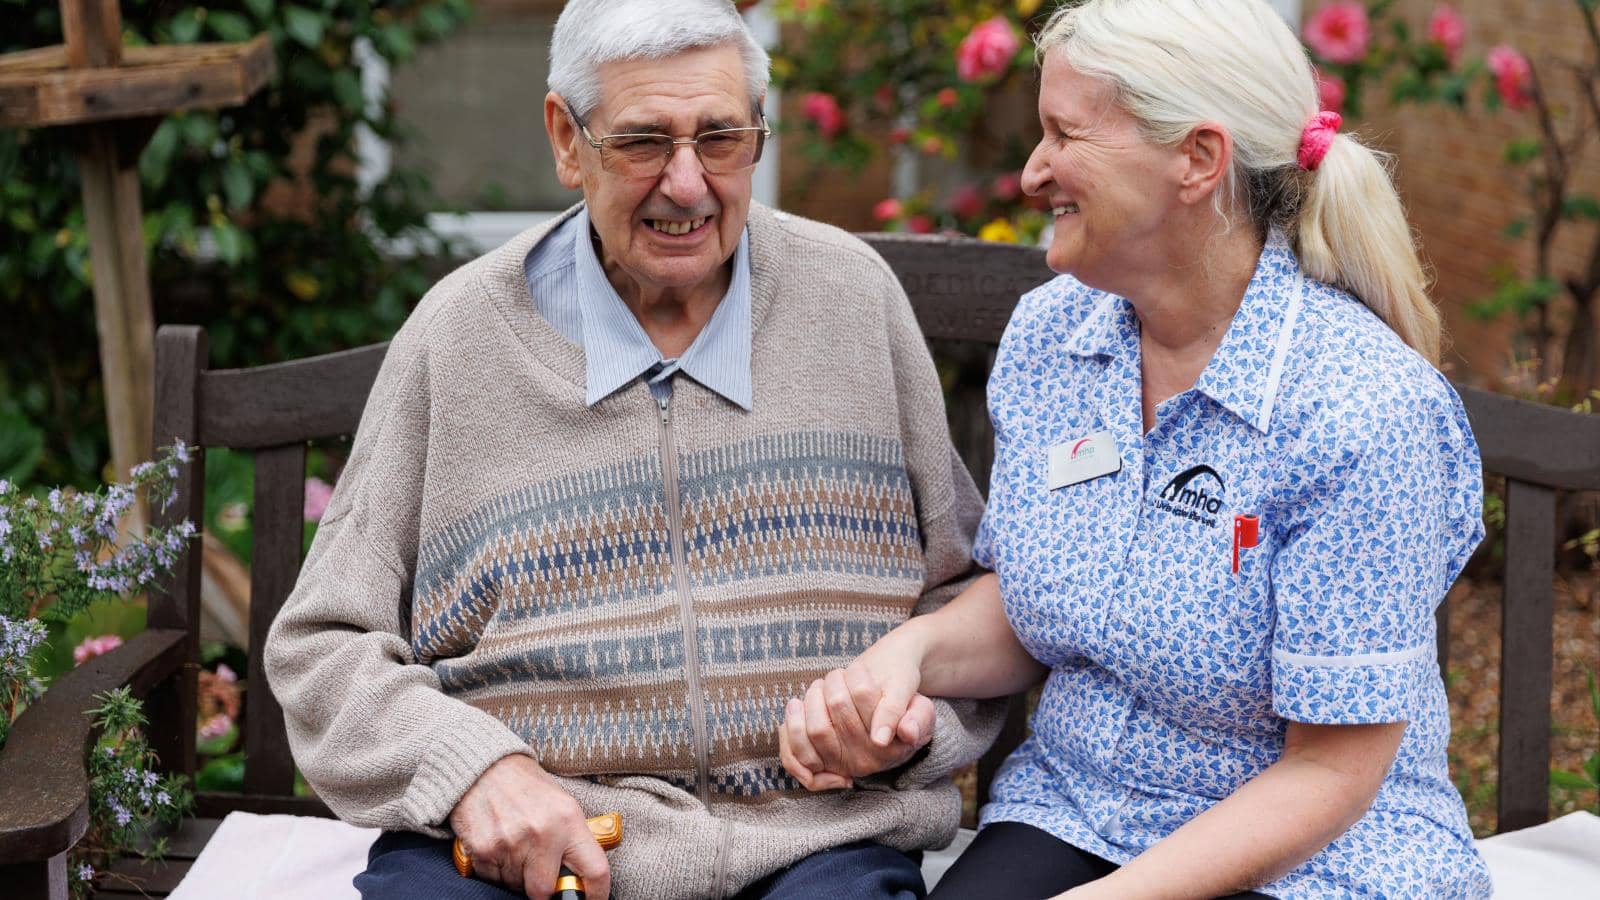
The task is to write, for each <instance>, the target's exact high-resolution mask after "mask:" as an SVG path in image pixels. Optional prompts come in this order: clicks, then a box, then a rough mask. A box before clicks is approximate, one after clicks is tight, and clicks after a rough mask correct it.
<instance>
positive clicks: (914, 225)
mask: <svg viewBox="0 0 1600 900" xmlns="http://www.w3.org/2000/svg"><path fill="white" fill-rule="evenodd" d="M906 230H907V231H909V232H911V233H912V234H929V233H931V232H932V231H933V220H932V219H930V218H928V217H927V216H912V217H911V218H909V219H907V220H906Z"/></svg>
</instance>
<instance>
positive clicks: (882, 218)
mask: <svg viewBox="0 0 1600 900" xmlns="http://www.w3.org/2000/svg"><path fill="white" fill-rule="evenodd" d="M902 211H903V210H902V209H901V207H900V201H899V200H896V199H895V198H893V197H888V198H885V199H883V200H879V201H878V202H877V203H876V204H875V205H873V207H872V217H873V218H874V219H877V220H878V221H879V222H888V221H891V220H894V219H898V218H900V213H901V212H902Z"/></svg>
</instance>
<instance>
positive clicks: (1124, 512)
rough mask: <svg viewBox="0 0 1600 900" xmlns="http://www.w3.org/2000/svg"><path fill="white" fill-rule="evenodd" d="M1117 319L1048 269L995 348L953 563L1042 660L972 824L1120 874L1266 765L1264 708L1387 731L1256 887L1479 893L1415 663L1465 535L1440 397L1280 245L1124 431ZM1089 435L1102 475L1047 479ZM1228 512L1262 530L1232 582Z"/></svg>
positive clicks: (1126, 334)
mask: <svg viewBox="0 0 1600 900" xmlns="http://www.w3.org/2000/svg"><path fill="white" fill-rule="evenodd" d="M1139 334H1140V330H1139V322H1138V319H1137V317H1136V316H1135V314H1134V311H1133V308H1132V306H1131V305H1130V304H1129V303H1128V302H1127V301H1126V300H1124V299H1122V298H1119V297H1115V296H1111V295H1108V294H1104V293H1102V292H1099V291H1095V290H1093V289H1091V288H1088V287H1086V286H1085V285H1083V284H1082V283H1080V282H1078V281H1076V280H1075V279H1073V278H1071V277H1061V278H1057V279H1055V280H1054V281H1052V282H1050V283H1049V284H1046V285H1044V286H1043V287H1041V288H1039V289H1038V290H1036V291H1033V292H1031V293H1030V294H1028V295H1027V296H1026V297H1024V298H1023V300H1022V302H1021V304H1020V305H1019V306H1018V308H1017V312H1016V314H1015V315H1014V317H1013V318H1012V320H1011V324H1010V325H1009V326H1008V328H1007V329H1006V335H1005V338H1004V340H1003V341H1002V343H1001V346H1000V350H999V355H998V358H997V360H996V362H995V366H994V372H993V375H992V378H991V380H990V383H989V410H990V415H991V417H992V418H993V420H994V430H995V441H996V446H995V463H994V474H993V479H992V481H991V483H990V494H989V504H988V508H987V511H986V512H985V514H984V519H983V524H982V526H981V528H980V529H979V534H978V538H977V542H976V546H975V550H974V556H975V557H976V559H977V561H978V562H979V563H980V564H982V565H984V566H986V567H988V568H991V569H993V570H995V571H996V572H997V573H998V574H999V576H1000V583H1001V593H1002V597H1003V599H1004V604H1005V611H1006V616H1007V618H1008V619H1009V620H1010V622H1011V625H1012V627H1013V628H1014V629H1015V630H1016V632H1017V636H1018V638H1019V639H1020V640H1021V641H1022V643H1023V645H1024V646H1025V647H1026V648H1027V649H1028V652H1029V653H1031V654H1033V655H1034V656H1035V657H1036V658H1037V659H1039V660H1040V661H1041V662H1043V663H1045V664H1046V665H1048V666H1049V667H1050V675H1049V678H1048V680H1047V681H1046V684H1045V688H1044V692H1043V695H1042V696H1041V698H1040V702H1039V706H1038V709H1037V712H1036V713H1035V715H1034V718H1033V722H1032V726H1033V728H1032V731H1033V734H1032V736H1031V737H1030V738H1029V739H1028V740H1027V742H1025V743H1024V744H1023V745H1022V746H1021V747H1020V748H1019V749H1018V750H1017V752H1016V753H1014V754H1012V756H1011V758H1010V759H1009V760H1008V761H1007V763H1006V766H1005V768H1004V769H1003V770H1002V771H1001V773H1000V775H999V777H998V778H997V779H996V783H995V786H994V790H993V797H994V800H993V802H992V803H991V804H989V805H988V806H987V807H985V809H984V814H983V820H984V822H985V823H988V822H994V821H1020V822H1025V823H1027V824H1030V825H1033V826H1034V827H1037V828H1040V829H1043V830H1045V831H1047V832H1049V833H1051V834H1053V835H1055V836H1056V837H1058V838H1060V839H1062V840H1064V841H1067V842H1068V843H1071V844H1074V845H1076V846H1078V847H1080V848H1082V849H1084V850H1087V851H1088V852H1090V853H1094V854H1096V855H1099V856H1102V857H1104V858H1106V859H1109V860H1112V861H1113V862H1117V863H1125V862H1127V861H1128V860H1130V859H1132V858H1133V857H1134V856H1137V855H1138V854H1139V853H1140V852H1142V851H1143V850H1145V849H1147V848H1148V847H1150V846H1152V845H1153V844H1155V843H1156V842H1157V841H1160V840H1161V839H1162V838H1164V837H1166V836H1167V835H1169V834H1171V833H1172V832H1173V831H1175V830H1176V829H1177V828H1178V827H1180V826H1181V825H1183V824H1184V823H1185V822H1187V821H1189V820H1190V819H1192V818H1194V817H1195V816H1196V815H1199V814H1200V813H1202V812H1204V811H1205V810H1207V809H1209V808H1210V807H1211V806H1212V805H1214V804H1215V803H1216V802H1217V801H1219V800H1221V799H1223V798H1225V797H1227V796H1229V795H1230V794H1232V793H1233V792H1235V791H1236V790H1238V789H1239V787H1240V786H1242V785H1243V784H1244V783H1245V782H1247V781H1249V780H1250V779H1251V778H1253V777H1255V776H1256V775H1258V774H1260V773H1261V771H1262V770H1263V769H1265V768H1266V767H1267V766H1270V765H1271V764H1272V763H1274V762H1275V761H1277V760H1278V759H1279V758H1280V757H1281V755H1282V753H1283V746H1284V734H1285V729H1286V727H1287V723H1288V722H1290V721H1294V722H1304V723H1313V724H1358V723H1380V722H1399V721H1404V722H1407V723H1409V724H1408V726H1407V728H1406V731H1405V736H1404V738H1403V741H1402V743H1401V746H1400V750H1399V754H1398V756H1397V757H1396V760H1395V763H1394V766H1393V768H1392V769H1391V771H1390V772H1389V774H1388V777H1387V778H1386V779H1385V780H1384V782H1383V785H1382V787H1381V788H1380V790H1379V792H1378V795H1377V799H1376V800H1375V801H1374V803H1373V805H1372V807H1371V809H1370V810H1369V811H1368V813H1367V814H1366V815H1365V816H1364V817H1363V818H1362V819H1361V820H1360V821H1359V822H1357V823H1356V824H1355V825H1354V826H1353V827H1352V828H1351V829H1350V830H1349V831H1347V832H1346V833H1345V834H1343V835H1342V836H1340V837H1339V838H1338V839H1336V840H1335V841H1334V842H1333V843H1331V844H1330V845H1328V846H1327V847H1326V848H1325V849H1323V850H1322V851H1321V852H1319V853H1318V854H1317V855H1316V856H1314V857H1312V858H1311V859H1310V860H1309V861H1307V862H1306V863H1304V864H1302V865H1301V866H1300V867H1298V868H1296V869H1295V870H1294V871H1293V872H1290V873H1289V874H1288V875H1286V876H1284V877H1283V878H1281V879H1279V880H1278V881H1276V882H1274V883H1273V884H1270V885H1267V886H1266V887H1264V888H1262V890H1263V891H1264V892H1266V893H1268V894H1271V895H1273V896H1275V897H1313V896H1314V897H1324V896H1353V895H1360V896H1392V897H1423V896H1428V897H1434V896H1448V897H1471V898H1475V897H1485V896H1488V893H1489V880H1488V873H1487V870H1486V869H1485V867H1484V864H1483V862H1482V860H1481V859H1479V857H1478V856H1477V854H1476V851H1475V850H1474V848H1473V844H1472V835H1471V832H1470V831H1469V830H1468V827H1467V820H1466V813H1465V810H1464V808H1463V806H1462V802H1461V797H1460V795H1459V794H1458V793H1457V792H1456V789H1455V787H1454V785H1452V784H1451V782H1450V776H1449V770H1448V765H1447V761H1446V756H1445V748H1446V743H1447V742H1448V740H1449V737H1450V720H1449V706H1448V703H1447V701H1446V698H1445V691H1444V685H1443V682H1442V681H1441V679H1440V677H1439V669H1438V665H1437V663H1436V662H1435V658H1434V646H1435V645H1434V639H1435V631H1434V618H1433V612H1434V608H1435V607H1436V606H1437V605H1438V604H1439V602H1440V601H1441V600H1442V599H1443V598H1444V595H1445V592H1446V590H1447V589H1448V588H1449V586H1450V584H1451V582H1452V581H1453V580H1454V579H1455V577H1456V575H1457V574H1458V573H1459V572H1460V571H1461V567H1462V566H1463V565H1464V564H1465V562H1466V560H1467V556H1468V554H1470V553H1471V551H1472V548H1473V547H1474V546H1475V545H1476V544H1477V543H1478V541H1479V540H1480V539H1481V538H1482V536H1483V525H1482V519H1481V498H1482V471H1481V466H1480V462H1479V457H1478V449H1477V445H1476V443H1475V442H1474V441H1473V438H1472V433H1471V430H1470V428H1469V426H1468V424H1467V419H1466V415H1465V412H1464V411H1463V409H1462V406H1461V402H1460V400H1459V398H1458V397H1457V396H1456V395H1455V392H1454V391H1453V390H1452V389H1451V388H1450V385H1449V382H1447V381H1446V380H1445V379H1444V378H1443V376H1441V375H1440V374H1439V373H1438V372H1437V371H1436V370H1434V368H1433V367H1432V366H1430V365H1429V364H1428V363H1427V362H1426V361H1425V360H1423V359H1422V358H1421V357H1419V356H1418V355H1417V354H1416V353H1414V352H1412V351H1411V350H1410V349H1408V348H1407V347H1406V346H1405V345H1404V344H1403V343H1402V342H1401V341H1400V339H1399V338H1398V337H1397V336H1396V335H1395V334H1394V333H1393V332H1392V331H1390V329H1389V328H1388V327H1386V326H1385V325H1384V324H1383V323H1382V322H1381V321H1380V320H1379V319H1378V318H1377V317H1376V316H1374V315H1373V314H1372V313H1371V312H1370V311H1369V310H1368V309H1366V308H1365V307H1364V306H1362V304H1361V303H1360V302H1359V301H1357V300H1356V299H1355V298H1353V297H1351V296H1350V295H1348V294H1346V293H1343V292H1341V291H1338V290H1336V289H1334V288H1332V287H1329V286H1327V285H1324V284H1320V283H1317V282H1314V281H1311V280H1310V279H1309V278H1307V277H1305V276H1304V275H1303V274H1302V273H1301V271H1300V267H1299V262H1298V260H1297V259H1296V258H1295V255H1294V253H1293V251H1292V249H1291V248H1290V246H1289V244H1288V243H1287V241H1286V240H1285V239H1284V238H1283V236H1282V235H1281V234H1274V235H1273V236H1272V238H1271V240H1270V241H1269V242H1268V244H1267V246H1266V248H1265V249H1264V250H1263V252H1262V254H1261V258H1260V261H1259V263H1258V266H1257V269H1256V272H1255V276H1254V278H1253V279H1252V281H1251V283H1250V286H1249V288H1248V289H1247V291H1246V293H1245V296H1244V298H1243V300H1242V302H1241V304H1240V307H1239V310H1238V312H1237V314H1236V315H1235V316H1234V319H1233V321H1232V323H1231V325H1230V327H1229V330H1228V332H1227V334H1226V335H1225V336H1224V339H1223V341H1222V344H1221V345H1220V346H1219V347H1218V349H1217V352H1216V354H1215V356H1214V357H1213V359H1212V360H1211V362H1210V363H1209V364H1208V366H1207V367H1206V369H1205V371H1204V372H1203V373H1202V374H1201V376H1200V378H1199V380H1198V381H1197V383H1196V384H1195V386H1194V387H1193V388H1192V389H1190V390H1188V391H1185V392H1183V393H1181V394H1179V395H1177V396H1175V397H1171V398H1169V399H1167V400H1165V401H1163V402H1162V403H1161V404H1160V405H1159V406H1158V407H1157V408H1156V411H1155V417H1154V424H1153V426H1152V427H1151V429H1150V430H1149V431H1148V432H1146V431H1144V428H1143V421H1142V415H1141V402H1140V395H1141V383H1140V371H1141V369H1140V366H1141V363H1140V347H1139ZM1102 432H1104V433H1108V434H1109V437H1110V438H1111V439H1112V440H1113V441H1114V444H1115V447H1116V448H1117V454H1118V456H1119V457H1120V469H1119V470H1117V471H1115V472H1112V473H1110V474H1106V475H1103V476H1100V477H1096V478H1091V479H1087V480H1082V481H1078V482H1076V483H1066V484H1063V483H1062V482H1064V481H1068V480H1069V479H1067V478H1065V477H1061V476H1060V475H1059V474H1058V475H1057V476H1056V477H1054V478H1053V479H1052V476H1051V474H1050V457H1051V451H1052V449H1053V448H1058V447H1063V446H1065V447H1066V448H1068V452H1070V450H1071V449H1072V448H1073V447H1076V446H1078V444H1079V442H1080V441H1082V440H1083V439H1084V438H1087V437H1089V436H1091V435H1094V434H1098V433H1102ZM1062 452H1063V451H1057V453H1058V455H1059V454H1061V453H1062ZM1236 516H1255V517H1256V518H1257V520H1258V522H1259V537H1258V539H1257V541H1256V543H1255V545H1254V546H1249V545H1248V543H1247V542H1244V543H1243V545H1241V546H1240V547H1239V549H1238V550H1237V553H1238V560H1239V562H1238V569H1237V571H1236V570H1235V569H1234V562H1233V560H1234V553H1235V549H1234V545H1235V540H1236V538H1235V517H1236Z"/></svg>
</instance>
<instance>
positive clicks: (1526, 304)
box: [1467, 278, 1561, 319]
mask: <svg viewBox="0 0 1600 900" xmlns="http://www.w3.org/2000/svg"><path fill="white" fill-rule="evenodd" d="M1560 295H1561V285H1560V283H1558V282H1556V281H1554V280H1552V279H1549V278H1533V279H1522V278H1513V279H1509V280H1507V281H1505V282H1504V283H1502V284H1501V285H1500V287H1499V288H1498V289H1497V290H1496V291H1495V292H1494V293H1493V294H1490V295H1489V296H1487V297H1484V298H1482V299H1480V300H1477V301H1474V302H1472V303H1469V304H1467V311H1468V312H1469V313H1471V314H1472V315H1474V316H1476V317H1478V318H1480V319H1493V318H1495V317H1497V316H1501V315H1504V314H1506V313H1513V314H1515V315H1518V316H1521V315H1523V314H1525V313H1529V312H1532V311H1533V310H1534V309H1535V308H1537V307H1539V306H1542V305H1544V304H1545V303H1548V302H1550V300H1552V299H1553V298H1555V297H1558V296H1560Z"/></svg>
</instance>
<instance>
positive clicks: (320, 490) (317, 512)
mask: <svg viewBox="0 0 1600 900" xmlns="http://www.w3.org/2000/svg"><path fill="white" fill-rule="evenodd" d="M332 499H333V485H331V484H329V483H327V482H326V481H323V480H322V479H321V478H317V477H314V476H313V477H311V478H307V479H306V505H305V518H306V521H307V522H320V521H322V514H323V513H325V512H327V511H328V501H329V500H332Z"/></svg>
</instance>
